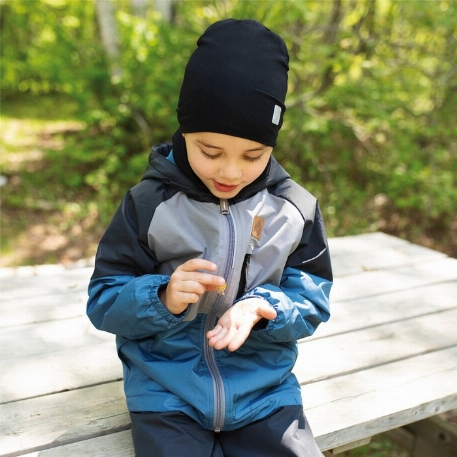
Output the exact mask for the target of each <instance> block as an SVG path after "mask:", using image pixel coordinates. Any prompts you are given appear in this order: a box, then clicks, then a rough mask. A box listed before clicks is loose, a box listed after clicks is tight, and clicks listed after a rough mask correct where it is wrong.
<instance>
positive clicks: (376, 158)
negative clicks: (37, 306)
mask: <svg viewBox="0 0 457 457" xmlns="http://www.w3.org/2000/svg"><path fill="white" fill-rule="evenodd" d="M0 6H1V59H2V74H1V92H2V105H1V141H2V154H1V159H0V165H1V167H2V171H1V174H2V183H3V186H2V187H1V194H2V195H1V198H2V217H1V224H2V232H1V233H2V247H1V249H2V261H1V262H2V264H1V265H2V266H5V265H14V264H25V263H49V262H66V261H73V260H77V259H78V258H81V257H90V256H92V255H93V254H94V252H95V247H96V244H97V241H98V239H99V237H100V235H101V234H102V232H103V230H104V228H105V226H106V224H107V223H108V221H109V219H110V218H111V215H112V214H113V212H114V210H115V208H116V207H117V205H118V203H119V201H120V199H121V197H122V195H123V194H124V192H125V191H126V190H127V189H128V188H129V187H131V186H133V185H134V184H135V183H136V182H138V180H139V179H140V178H141V175H142V172H143V170H144V168H145V167H146V164H147V157H148V151H149V149H150V148H151V146H152V145H153V144H156V143H159V142H163V141H169V140H170V138H171V135H172V133H173V132H174V131H175V129H176V128H177V121H176V116H175V108H176V104H177V98H178V93H179V88H180V84H181V79H182V74H183V70H184V66H185V63H186V60H187V58H188V57H189V55H190V53H191V52H192V50H193V49H194V48H195V44H196V40H197V38H198V37H199V36H200V35H201V33H202V32H203V31H204V30H205V28H206V27H207V26H208V25H210V24H211V23H213V22H214V21H216V20H219V19H223V18H227V17H235V18H253V19H257V20H259V21H261V22H263V23H264V24H265V25H266V26H268V27H269V28H271V29H272V30H273V31H275V32H277V33H279V34H280V35H281V36H282V37H283V38H284V39H285V41H286V42H287V44H288V47H289V50H290V56H291V65H290V88H289V95H288V103H287V105H288V109H287V112H286V117H285V123H284V127H283V129H282V131H281V133H280V138H279V144H278V146H277V148H276V150H275V155H276V157H277V158H278V159H279V161H280V162H281V163H282V164H283V165H284V167H285V168H286V169H287V170H288V171H289V172H290V173H291V175H292V177H293V178H295V179H296V180H298V181H299V182H300V183H302V184H303V185H304V186H305V187H306V188H307V189H308V190H310V191H311V192H312V193H314V194H315V195H316V196H317V197H318V199H319V200H320V203H321V206H322V209H323V212H324V217H325V220H326V225H327V230H328V234H329V236H331V237H334V236H344V235H349V234H355V233H361V232H371V231H377V230H381V231H384V232H387V233H390V234H393V235H396V236H399V237H401V238H404V239H408V240H410V241H413V242H417V243H420V244H422V245H424V246H428V247H432V248H434V249H438V250H441V251H443V252H445V253H447V254H449V255H452V256H457V215H456V201H457V185H456V176H457V128H456V120H457V116H456V114H457V52H456V50H457V32H456V28H455V24H457V2H455V1H450V0H448V1H446V0H443V1H440V0H433V1H400V0H326V1H309V0H297V1H295V0H283V1H278V0H274V1H270V0H263V1H250V0H213V1H208V0H161V1H158V0H156V1H154V0H112V1H110V0H86V1H74V0H29V1H20V0H0Z"/></svg>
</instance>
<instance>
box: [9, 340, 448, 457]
mask: <svg viewBox="0 0 457 457" xmlns="http://www.w3.org/2000/svg"><path fill="white" fill-rule="evenodd" d="M456 361H457V348H450V349H445V350H443V351H439V352H437V353H433V354H425V355H421V356H418V357H415V358H412V359H408V360H406V361H400V362H395V363H393V364H390V365H382V366H377V367H375V368H372V369H369V370H365V371H361V372H359V373H355V374H352V375H346V376H342V377H340V378H334V379H331V380H326V381H321V382H317V383H315V384H309V385H306V386H303V387H302V392H303V401H304V404H305V410H306V415H307V417H308V419H309V421H310V423H311V426H312V428H313V431H314V433H315V436H316V439H317V441H318V443H319V445H320V447H321V449H322V450H327V449H332V448H335V447H337V446H340V445H344V444H346V443H348V442H353V441H357V440H360V439H363V438H366V437H369V436H372V435H375V434H378V433H382V432H384V431H386V430H389V429H391V428H394V427H397V426H401V425H405V424H407V423H411V422H414V421H416V420H421V419H424V418H426V417H429V416H432V415H435V414H438V413H440V412H442V411H445V410H449V409H453V408H455V407H456V406H457V392H456V391H455V384H456V381H457V378H456V377H457V371H456V369H455V367H456V363H457V362H456ZM393 374H394V375H393ZM111 387H112V388H111V391H110V393H107V395H106V398H105V399H100V398H97V395H98V394H99V393H100V392H101V391H100V390H97V391H95V390H94V388H92V389H84V390H85V391H86V392H84V390H82V391H75V392H66V393H64V394H60V397H59V400H58V401H57V402H56V403H57V405H58V406H57V407H56V409H55V410H53V409H52V407H51V406H49V405H48V407H47V408H45V405H46V399H43V401H42V403H41V405H40V402H39V401H38V399H34V400H33V401H31V400H29V401H28V402H18V403H17V404H12V405H11V406H10V408H11V410H9V411H8V418H11V417H13V418H15V420H14V421H13V423H12V424H8V426H9V427H10V428H9V429H7V431H8V436H10V437H12V438H11V439H13V440H14V438H16V439H17V436H18V435H20V433H22V434H23V437H22V438H23V442H28V443H29V447H28V448H27V447H22V448H21V449H22V452H24V451H27V449H29V450H31V449H32V443H34V444H35V445H36V443H40V445H41V446H43V441H44V440H40V439H39V438H38V433H39V432H40V431H42V432H43V433H48V435H47V436H48V438H53V437H54V440H53V441H52V442H51V443H50V445H55V444H59V445H62V444H64V443H65V442H66V441H65V440H66V439H67V438H68V437H71V438H72V439H76V437H77V434H78V433H81V434H82V436H84V438H85V441H82V442H81V443H76V444H74V445H69V446H63V447H58V448H56V449H51V450H48V451H42V452H40V457H54V456H56V455H60V456H61V455H65V456H66V457H76V456H85V455H87V456H92V455H94V456H96V455H97V456H99V455H105V454H96V452H97V450H99V449H107V450H111V451H112V453H108V454H106V455H110V456H111V455H114V456H116V455H123V456H129V455H133V454H132V453H131V452H132V451H131V447H130V446H131V439H130V433H129V432H123V433H113V434H110V435H108V436H103V437H101V438H94V439H89V438H90V437H91V436H94V437H95V436H97V435H99V434H102V433H106V434H108V433H111V432H114V431H116V430H117V429H118V428H119V427H125V428H126V427H128V423H129V418H128V415H127V414H125V405H124V404H123V403H121V402H120V401H119V398H116V396H117V395H121V392H120V386H119V385H116V386H114V385H112V386H111ZM102 388H103V386H100V389H102ZM89 391H92V392H91V393H90V394H89ZM412 392H413V393H414V394H413V395H411V393H412ZM70 394H72V395H73V398H71V399H70V397H69V396H70ZM78 396H81V405H82V406H81V408H79V409H78V408H77V403H78V402H77V397H78ZM57 397H58V396H52V397H49V399H50V400H52V401H51V402H48V403H54V399H56V398H57ZM67 397H68V398H69V400H68V402H69V403H68V405H69V410H71V409H72V408H75V406H76V412H75V414H72V417H73V418H74V419H75V420H74V422H73V423H71V424H68V425H67V424H66V422H65V421H64V420H60V421H59V417H62V416H63V417H65V414H66V413H67V412H66V411H65V409H64V407H65V399H66V398H67ZM90 401H94V408H95V409H97V410H100V413H98V412H97V414H95V415H94V414H93V413H92V412H90V411H87V414H88V417H87V418H85V416H84V411H85V408H86V404H87V403H90ZM113 405H114V406H113ZM40 406H41V408H42V409H40ZM37 407H38V409H37ZM118 408H119V409H118ZM59 410H60V412H59ZM30 414H35V415H37V414H42V415H43V424H41V428H39V429H37V430H35V431H34V430H33V429H34V428H35V427H37V425H38V421H39V420H38V419H36V418H33V419H27V415H30ZM97 415H98V418H99V420H98V421H97V420H94V419H93V418H94V417H97ZM3 416H4V415H3ZM53 416H54V417H53ZM113 417H116V418H118V419H119V421H118V422H117V423H113V422H112V421H111V422H110V420H111V419H112V418H113ZM79 420H81V421H82V422H81V423H78V421H79ZM122 421H124V422H122ZM8 422H11V421H10V420H8ZM100 424H104V425H106V427H107V428H102V430H100ZM52 427H56V429H54V430H53V431H48V432H46V431H45V430H46V428H48V429H49V430H51V428H52ZM108 427H112V428H108ZM115 427H118V428H117V429H116V428H115ZM30 428H32V430H30ZM4 429H5V428H3V429H1V431H3V430H4ZM55 437H59V438H55ZM67 442H68V441H67ZM17 443H18V441H16V443H13V445H11V444H10V445H9V448H8V449H17V446H18V445H17ZM15 446H16V447H15ZM105 446H106V447H105ZM117 449H121V451H122V452H123V453H124V454H117V453H116V452H117ZM13 452H14V451H13ZM57 452H60V454H58V453H57Z"/></svg>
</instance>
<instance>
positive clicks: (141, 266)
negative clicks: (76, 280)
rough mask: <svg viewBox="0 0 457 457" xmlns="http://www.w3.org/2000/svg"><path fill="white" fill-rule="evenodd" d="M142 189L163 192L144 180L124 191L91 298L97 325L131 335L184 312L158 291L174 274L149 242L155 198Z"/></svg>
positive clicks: (147, 332) (165, 324)
mask: <svg viewBox="0 0 457 457" xmlns="http://www.w3.org/2000/svg"><path fill="white" fill-rule="evenodd" d="M141 193H147V195H149V196H150V195H156V196H157V195H158V194H157V189H151V188H150V183H148V182H142V183H140V184H139V185H138V186H136V187H134V188H133V189H131V190H130V191H129V192H128V193H127V194H126V196H125V197H124V199H123V201H122V203H121V205H120V207H119V208H118V210H117V212H116V214H115V215H114V217H113V219H112V221H111V223H110V225H109V226H108V228H107V230H106V232H105V234H104V235H103V237H102V239H101V241H100V244H99V247H98V250H97V254H96V258H95V269H94V273H93V275H92V278H91V281H90V283H89V299H88V302H87V315H88V316H89V319H90V320H91V322H92V323H93V324H94V326H95V327H96V328H98V329H100V330H104V331H107V332H110V333H114V334H116V335H120V336H123V337H125V338H130V339H138V338H145V337H148V336H151V335H153V334H155V333H157V332H160V331H164V330H167V329H168V328H170V327H172V326H174V325H176V324H178V323H180V322H181V321H182V319H183V318H184V317H185V313H184V314H183V315H180V316H179V318H177V317H175V316H174V315H173V314H171V313H170V312H169V311H168V310H167V309H166V308H165V306H164V305H163V304H162V302H161V301H160V299H159V297H158V290H159V289H160V287H162V286H164V285H166V284H168V281H169V279H170V278H169V276H164V275H159V274H157V271H156V267H157V263H158V262H157V259H156V257H155V255H154V252H153V251H151V249H149V247H148V246H147V228H148V227H149V221H150V219H151V217H152V214H153V211H154V200H153V198H151V197H149V198H136V197H138V196H140V197H141V195H140V194H141ZM138 202H139V203H138ZM138 205H142V206H138ZM142 230H143V231H142Z"/></svg>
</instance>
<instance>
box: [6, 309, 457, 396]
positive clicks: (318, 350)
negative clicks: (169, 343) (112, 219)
mask: <svg viewBox="0 0 457 457" xmlns="http://www.w3.org/2000/svg"><path fill="white" fill-rule="evenodd" d="M83 319H84V318H79V319H69V320H68V326H67V327H59V326H57V330H55V327H54V326H56V325H57V324H58V323H59V322H58V323H56V322H50V323H45V324H37V325H36V329H35V330H34V328H33V326H32V327H31V328H30V329H28V333H29V335H28V336H27V337H26V338H25V337H24V335H27V332H24V333H22V334H15V332H16V331H17V328H15V329H12V330H11V331H10V332H5V333H4V334H2V337H1V340H2V342H4V343H5V347H6V348H7V350H6V351H4V352H3V354H6V357H7V358H4V359H3V360H2V363H5V364H6V365H8V367H9V369H8V370H7V371H5V372H4V373H3V374H2V376H1V378H0V388H1V391H2V402H8V401H13V400H18V399H21V398H29V397H34V396H38V395H46V394H49V393H53V392H60V391H62V390H67V389H72V388H81V387H84V386H88V385H95V384H98V383H100V382H109V381H114V380H116V379H120V377H121V376H122V374H121V364H120V362H119V360H118V358H117V355H116V350H115V345H114V337H113V336H112V335H109V334H106V333H103V332H97V331H96V330H95V329H92V327H91V324H90V323H89V322H85V323H84V326H81V327H78V325H74V326H71V325H70V323H73V324H74V323H80V322H82V321H83ZM61 322H65V321H61ZM455 322H457V310H456V309H450V310H447V311H442V312H438V313H435V314H432V315H425V316H419V317H416V318H413V319H407V320H402V321H398V322H391V323H385V324H381V325H377V326H374V327H372V328H366V329H362V330H359V331H355V332H351V333H343V334H336V335H332V336H329V337H327V338H316V339H311V340H304V341H303V342H300V344H299V347H300V354H299V358H298V360H297V364H296V367H295V370H294V371H295V373H296V374H297V376H298V377H299V379H300V381H301V382H311V381H316V380H319V379H323V378H326V377H334V376H338V375H341V374H344V373H350V372H354V371H357V370H360V369H365V368H367V367H371V366H375V365H377V364H383V363H388V362H389V361H392V360H397V359H401V358H405V357H410V356H414V355H417V354H418V353H426V352H430V351H435V350H438V349H441V348H443V347H449V346H451V345H456V344H457V332H455V331H454V328H455ZM53 328H54V330H55V331H54V332H53V331H51V330H50V329H53ZM104 339H105V340H104ZM102 341H103V342H102ZM104 341H107V342H104ZM95 342H96V343H97V344H95ZM15 345H17V347H16V348H15V347H14V346H15ZM316 354H317V355H318V356H316ZM3 357H5V355H3Z"/></svg>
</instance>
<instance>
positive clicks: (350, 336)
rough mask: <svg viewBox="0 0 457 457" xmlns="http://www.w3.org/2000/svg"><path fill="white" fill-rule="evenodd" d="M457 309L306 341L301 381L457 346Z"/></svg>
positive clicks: (302, 347)
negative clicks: (456, 328) (456, 325)
mask: <svg viewBox="0 0 457 457" xmlns="http://www.w3.org/2000/svg"><path fill="white" fill-rule="evenodd" d="M456 322H457V309H450V310H447V311H442V312H441V313H435V314H431V315H428V316H420V317H416V318H412V319H408V320H404V321H400V322H392V323H388V324H381V325H378V326H375V327H372V328H367V329H363V330H359V331H354V332H350V333H343V334H340V335H333V336H329V337H327V338H320V339H314V340H308V341H307V340H303V341H301V342H300V343H299V355H298V359H297V363H296V365H295V368H294V373H295V374H296V376H297V377H298V379H299V380H300V383H302V384H305V383H310V382H315V381H318V380H321V379H326V378H331V377H335V376H341V375H344V374H346V373H353V372H356V371H360V370H364V369H367V368H370V367H375V366H377V365H383V364H386V363H391V362H394V361H396V360H401V359H405V358H408V357H414V356H416V355H420V354H425V353H428V352H433V351H438V350H440V349H445V348H447V347H451V346H457V332H456V331H455V323H456Z"/></svg>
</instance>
